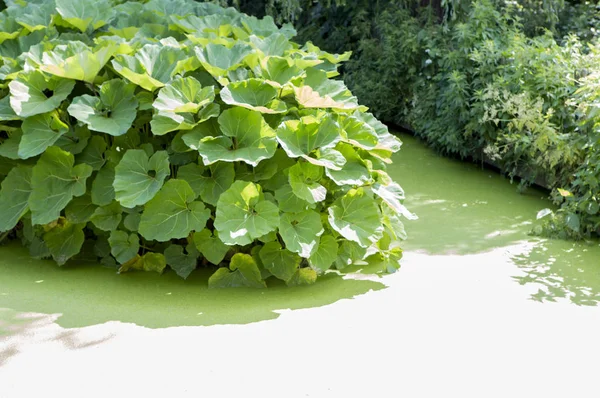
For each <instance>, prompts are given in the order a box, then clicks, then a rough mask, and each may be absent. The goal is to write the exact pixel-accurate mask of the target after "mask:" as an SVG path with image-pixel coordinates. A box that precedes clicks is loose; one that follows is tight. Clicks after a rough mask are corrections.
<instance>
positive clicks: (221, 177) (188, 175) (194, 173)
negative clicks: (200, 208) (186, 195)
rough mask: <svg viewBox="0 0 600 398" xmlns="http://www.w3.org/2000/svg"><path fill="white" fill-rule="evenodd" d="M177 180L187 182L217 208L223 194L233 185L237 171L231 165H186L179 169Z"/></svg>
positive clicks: (222, 163)
mask: <svg viewBox="0 0 600 398" xmlns="http://www.w3.org/2000/svg"><path fill="white" fill-rule="evenodd" d="M177 178H179V179H182V180H185V181H187V182H188V184H190V187H192V189H193V190H194V192H195V193H196V195H200V198H201V199H202V200H203V201H204V202H206V203H208V204H211V205H213V206H216V205H217V202H218V200H219V197H220V196H221V194H222V193H223V192H225V191H226V190H227V189H228V188H229V187H230V186H231V184H233V180H234V179H235V171H234V169H233V164H231V163H224V162H219V163H214V164H211V165H210V166H207V167H205V166H201V165H198V164H186V165H185V166H182V167H180V168H179V170H178V172H177Z"/></svg>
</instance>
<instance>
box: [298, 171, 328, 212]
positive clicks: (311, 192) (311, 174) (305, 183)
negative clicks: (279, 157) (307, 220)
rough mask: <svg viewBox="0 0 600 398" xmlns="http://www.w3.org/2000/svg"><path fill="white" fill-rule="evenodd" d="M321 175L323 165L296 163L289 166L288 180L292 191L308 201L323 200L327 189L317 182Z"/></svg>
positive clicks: (316, 201)
mask: <svg viewBox="0 0 600 398" xmlns="http://www.w3.org/2000/svg"><path fill="white" fill-rule="evenodd" d="M322 177H323V167H321V166H315V165H314V164H311V163H297V164H295V165H294V166H292V167H290V168H289V182H290V186H291V187H292V192H294V194H295V195H296V196H297V197H299V198H300V199H302V200H305V201H307V202H308V203H318V202H322V201H324V200H325V197H326V196H327V189H325V187H324V186H322V185H321V184H319V181H320V180H321V178H322Z"/></svg>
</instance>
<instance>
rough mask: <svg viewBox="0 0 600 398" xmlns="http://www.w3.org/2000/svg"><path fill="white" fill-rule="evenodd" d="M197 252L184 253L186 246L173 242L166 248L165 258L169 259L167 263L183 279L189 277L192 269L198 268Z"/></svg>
mask: <svg viewBox="0 0 600 398" xmlns="http://www.w3.org/2000/svg"><path fill="white" fill-rule="evenodd" d="M196 254H197V252H196ZM196 254H194V253H184V248H183V246H181V245H174V244H173V245H171V246H169V247H167V248H166V249H165V259H166V260H167V265H169V266H170V267H171V269H173V271H175V273H176V274H177V275H179V276H180V277H182V278H183V279H187V277H188V276H190V274H191V273H192V271H193V270H194V269H196V265H197V255H196Z"/></svg>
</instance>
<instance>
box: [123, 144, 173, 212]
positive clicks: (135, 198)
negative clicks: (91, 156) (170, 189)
mask: <svg viewBox="0 0 600 398" xmlns="http://www.w3.org/2000/svg"><path fill="white" fill-rule="evenodd" d="M170 173H171V171H170V170H169V155H168V154H167V152H166V151H158V152H156V153H155V154H154V155H152V156H151V157H148V154H147V153H146V152H145V151H144V150H142V149H129V150H128V151H127V152H125V155H123V158H122V159H121V161H120V162H119V164H118V165H117V167H116V168H115V180H114V182H113V187H114V188H115V198H116V199H117V200H118V201H119V202H120V203H121V205H123V207H127V208H132V207H135V206H138V205H143V204H144V203H146V202H148V201H149V200H150V199H152V198H153V197H154V195H156V193H157V192H158V190H159V189H160V187H162V185H163V181H164V180H165V178H167V176H168V175H169V174H170Z"/></svg>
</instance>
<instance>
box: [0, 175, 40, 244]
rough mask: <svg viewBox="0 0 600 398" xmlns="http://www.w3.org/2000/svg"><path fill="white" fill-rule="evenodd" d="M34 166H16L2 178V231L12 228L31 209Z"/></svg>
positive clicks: (0, 218)
mask: <svg viewBox="0 0 600 398" xmlns="http://www.w3.org/2000/svg"><path fill="white" fill-rule="evenodd" d="M31 174H32V168H31V167H28V166H23V165H19V166H17V167H14V168H13V169H12V170H11V171H10V172H9V173H8V175H7V176H6V177H5V178H4V180H2V189H1V190H0V209H2V211H0V232H4V231H8V230H11V229H13V228H14V227H15V225H17V223H18V222H19V220H20V219H21V217H23V216H24V215H25V213H27V211H28V210H29V204H28V201H29V196H30V195H31V190H32V188H31Z"/></svg>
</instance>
